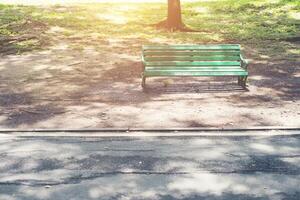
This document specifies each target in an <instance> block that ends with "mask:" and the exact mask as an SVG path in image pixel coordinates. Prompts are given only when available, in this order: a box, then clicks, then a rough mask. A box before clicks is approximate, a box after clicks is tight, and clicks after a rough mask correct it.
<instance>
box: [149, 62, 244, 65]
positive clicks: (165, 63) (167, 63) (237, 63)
mask: <svg viewBox="0 0 300 200" xmlns="http://www.w3.org/2000/svg"><path fill="white" fill-rule="evenodd" d="M145 64H146V66H168V65H169V66H170V65H171V66H240V65H241V63H240V62H237V61H195V62H174V61H173V62H171V61H166V62H145Z"/></svg>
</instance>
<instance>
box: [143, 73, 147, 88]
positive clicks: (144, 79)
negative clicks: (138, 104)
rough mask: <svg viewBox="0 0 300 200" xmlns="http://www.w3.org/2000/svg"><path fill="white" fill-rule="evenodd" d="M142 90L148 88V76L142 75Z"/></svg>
mask: <svg viewBox="0 0 300 200" xmlns="http://www.w3.org/2000/svg"><path fill="white" fill-rule="evenodd" d="M142 88H143V89H145V88H146V76H144V75H142Z"/></svg>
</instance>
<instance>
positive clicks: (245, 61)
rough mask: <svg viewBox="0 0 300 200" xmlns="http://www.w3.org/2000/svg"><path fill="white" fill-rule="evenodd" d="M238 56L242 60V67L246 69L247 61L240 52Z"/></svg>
mask: <svg viewBox="0 0 300 200" xmlns="http://www.w3.org/2000/svg"><path fill="white" fill-rule="evenodd" d="M240 58H241V62H242V68H244V69H247V67H248V64H249V61H248V60H247V59H245V58H244V57H243V55H242V54H240Z"/></svg>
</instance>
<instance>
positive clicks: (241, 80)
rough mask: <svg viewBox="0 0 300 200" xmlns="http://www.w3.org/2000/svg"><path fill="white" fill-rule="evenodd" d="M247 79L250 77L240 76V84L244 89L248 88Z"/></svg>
mask: <svg viewBox="0 0 300 200" xmlns="http://www.w3.org/2000/svg"><path fill="white" fill-rule="evenodd" d="M247 78H248V76H239V77H238V84H239V85H240V86H242V87H244V88H245V87H246V85H247Z"/></svg>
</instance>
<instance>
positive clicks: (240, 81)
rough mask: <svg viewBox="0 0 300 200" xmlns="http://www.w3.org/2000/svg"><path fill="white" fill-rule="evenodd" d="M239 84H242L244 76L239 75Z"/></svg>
mask: <svg viewBox="0 0 300 200" xmlns="http://www.w3.org/2000/svg"><path fill="white" fill-rule="evenodd" d="M238 85H240V86H242V76H239V77H238Z"/></svg>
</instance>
